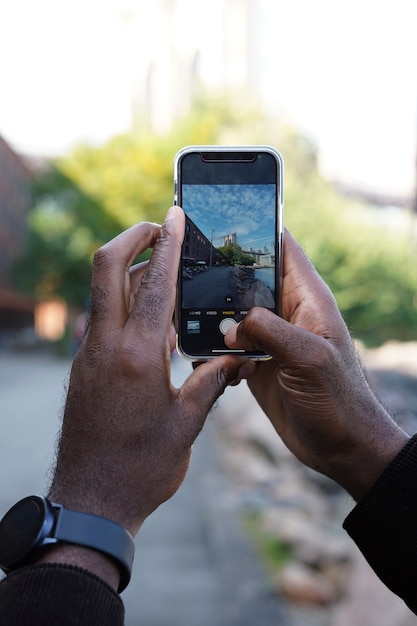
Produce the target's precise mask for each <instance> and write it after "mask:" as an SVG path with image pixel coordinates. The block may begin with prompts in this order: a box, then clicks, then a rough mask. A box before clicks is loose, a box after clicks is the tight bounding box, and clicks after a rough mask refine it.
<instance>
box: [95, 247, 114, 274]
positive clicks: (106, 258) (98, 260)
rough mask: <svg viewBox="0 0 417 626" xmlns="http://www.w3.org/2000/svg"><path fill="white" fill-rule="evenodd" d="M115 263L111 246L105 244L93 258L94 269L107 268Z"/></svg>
mask: <svg viewBox="0 0 417 626" xmlns="http://www.w3.org/2000/svg"><path fill="white" fill-rule="evenodd" d="M113 261H114V254H113V251H112V248H111V246H110V245H109V244H104V246H101V247H100V248H99V249H98V250H96V251H95V253H94V256H93V268H101V267H102V266H107V265H108V264H109V263H112V262H113Z"/></svg>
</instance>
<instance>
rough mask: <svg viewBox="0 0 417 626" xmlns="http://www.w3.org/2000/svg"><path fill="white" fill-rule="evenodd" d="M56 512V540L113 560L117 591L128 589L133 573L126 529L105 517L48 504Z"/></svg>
mask: <svg viewBox="0 0 417 626" xmlns="http://www.w3.org/2000/svg"><path fill="white" fill-rule="evenodd" d="M51 504H52V506H53V507H54V508H55V509H59V512H58V516H57V522H56V528H55V537H56V539H57V540H58V541H62V542H64V543H71V544H75V545H79V546H85V547H87V548H92V549H93V550H98V551H99V552H103V553H104V554H106V555H108V556H110V557H112V558H113V559H114V560H115V561H116V562H117V564H118V565H119V568H120V585H119V592H121V591H123V589H125V588H126V587H127V585H128V584H129V581H130V577H131V574H132V566H133V558H134V556H135V544H134V542H133V539H132V537H131V535H130V534H129V533H128V531H127V530H126V529H124V528H123V527H122V526H119V524H116V523H115V522H112V521H111V520H109V519H106V518H105V517H100V516H98V515H92V514H90V513H82V512H79V511H72V510H71V509H67V508H65V507H63V506H62V505H60V504H55V503H54V502H51Z"/></svg>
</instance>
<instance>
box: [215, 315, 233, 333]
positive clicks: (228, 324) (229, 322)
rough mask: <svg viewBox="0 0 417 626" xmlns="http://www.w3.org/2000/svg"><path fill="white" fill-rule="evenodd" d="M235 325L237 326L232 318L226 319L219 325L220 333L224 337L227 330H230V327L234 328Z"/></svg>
mask: <svg viewBox="0 0 417 626" xmlns="http://www.w3.org/2000/svg"><path fill="white" fill-rule="evenodd" d="M235 324H237V322H236V320H234V319H233V318H232V317H226V318H225V319H224V320H222V321H221V322H220V324H219V328H220V332H221V333H222V334H223V335H225V334H226V333H227V331H228V330H229V328H232V326H234V325H235Z"/></svg>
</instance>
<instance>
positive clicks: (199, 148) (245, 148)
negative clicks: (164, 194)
mask: <svg viewBox="0 0 417 626" xmlns="http://www.w3.org/2000/svg"><path fill="white" fill-rule="evenodd" d="M194 152H268V153H269V154H272V156H273V157H274V158H275V159H276V161H277V162H278V172H279V178H278V180H277V185H278V187H279V190H278V195H277V220H276V223H277V228H276V248H277V250H276V253H278V263H276V265H277V268H278V271H277V273H276V285H275V290H276V291H275V292H276V294H278V297H277V309H278V310H277V311H276V314H277V315H281V313H282V280H283V245H284V188H283V186H284V160H283V157H282V155H281V153H280V152H279V151H278V150H277V149H276V148H274V147H273V146H269V145H261V144H252V145H241V146H239V145H188V146H185V147H183V148H181V149H180V150H178V152H177V153H176V155H175V157H174V204H175V205H178V189H179V185H180V184H181V180H180V168H179V164H180V161H181V159H182V157H183V156H184V155H186V154H191V153H194ZM184 234H185V233H184ZM180 268H181V265H180V267H179V270H178V281H180V280H181V272H180ZM181 308H182V306H181V302H180V298H179V290H178V287H177V301H176V307H175V329H176V349H177V352H178V354H179V355H180V356H181V357H183V358H184V359H186V360H188V361H206V360H208V359H215V358H216V357H217V356H219V355H213V354H209V355H206V356H201V355H198V356H196V355H194V356H193V355H190V354H187V353H185V352H184V351H183V350H182V349H181V347H180V342H179V329H180V327H181V325H180V315H181ZM224 353H225V354H232V355H237V356H244V357H246V358H248V359H252V360H255V361H267V360H270V359H271V356H270V355H268V354H265V355H258V356H250V355H246V354H242V352H239V351H234V350H225V351H224Z"/></svg>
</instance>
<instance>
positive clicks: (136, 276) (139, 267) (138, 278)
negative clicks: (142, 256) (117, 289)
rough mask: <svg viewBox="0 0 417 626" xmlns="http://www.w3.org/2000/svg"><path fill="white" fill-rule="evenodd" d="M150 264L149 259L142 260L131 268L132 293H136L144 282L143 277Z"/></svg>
mask: <svg viewBox="0 0 417 626" xmlns="http://www.w3.org/2000/svg"><path fill="white" fill-rule="evenodd" d="M148 265H149V261H142V263H136V265H132V267H131V268H130V269H129V275H130V289H131V291H132V293H136V291H137V290H138V289H139V287H140V284H141V282H142V277H143V275H144V273H145V271H146V269H147V267H148Z"/></svg>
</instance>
